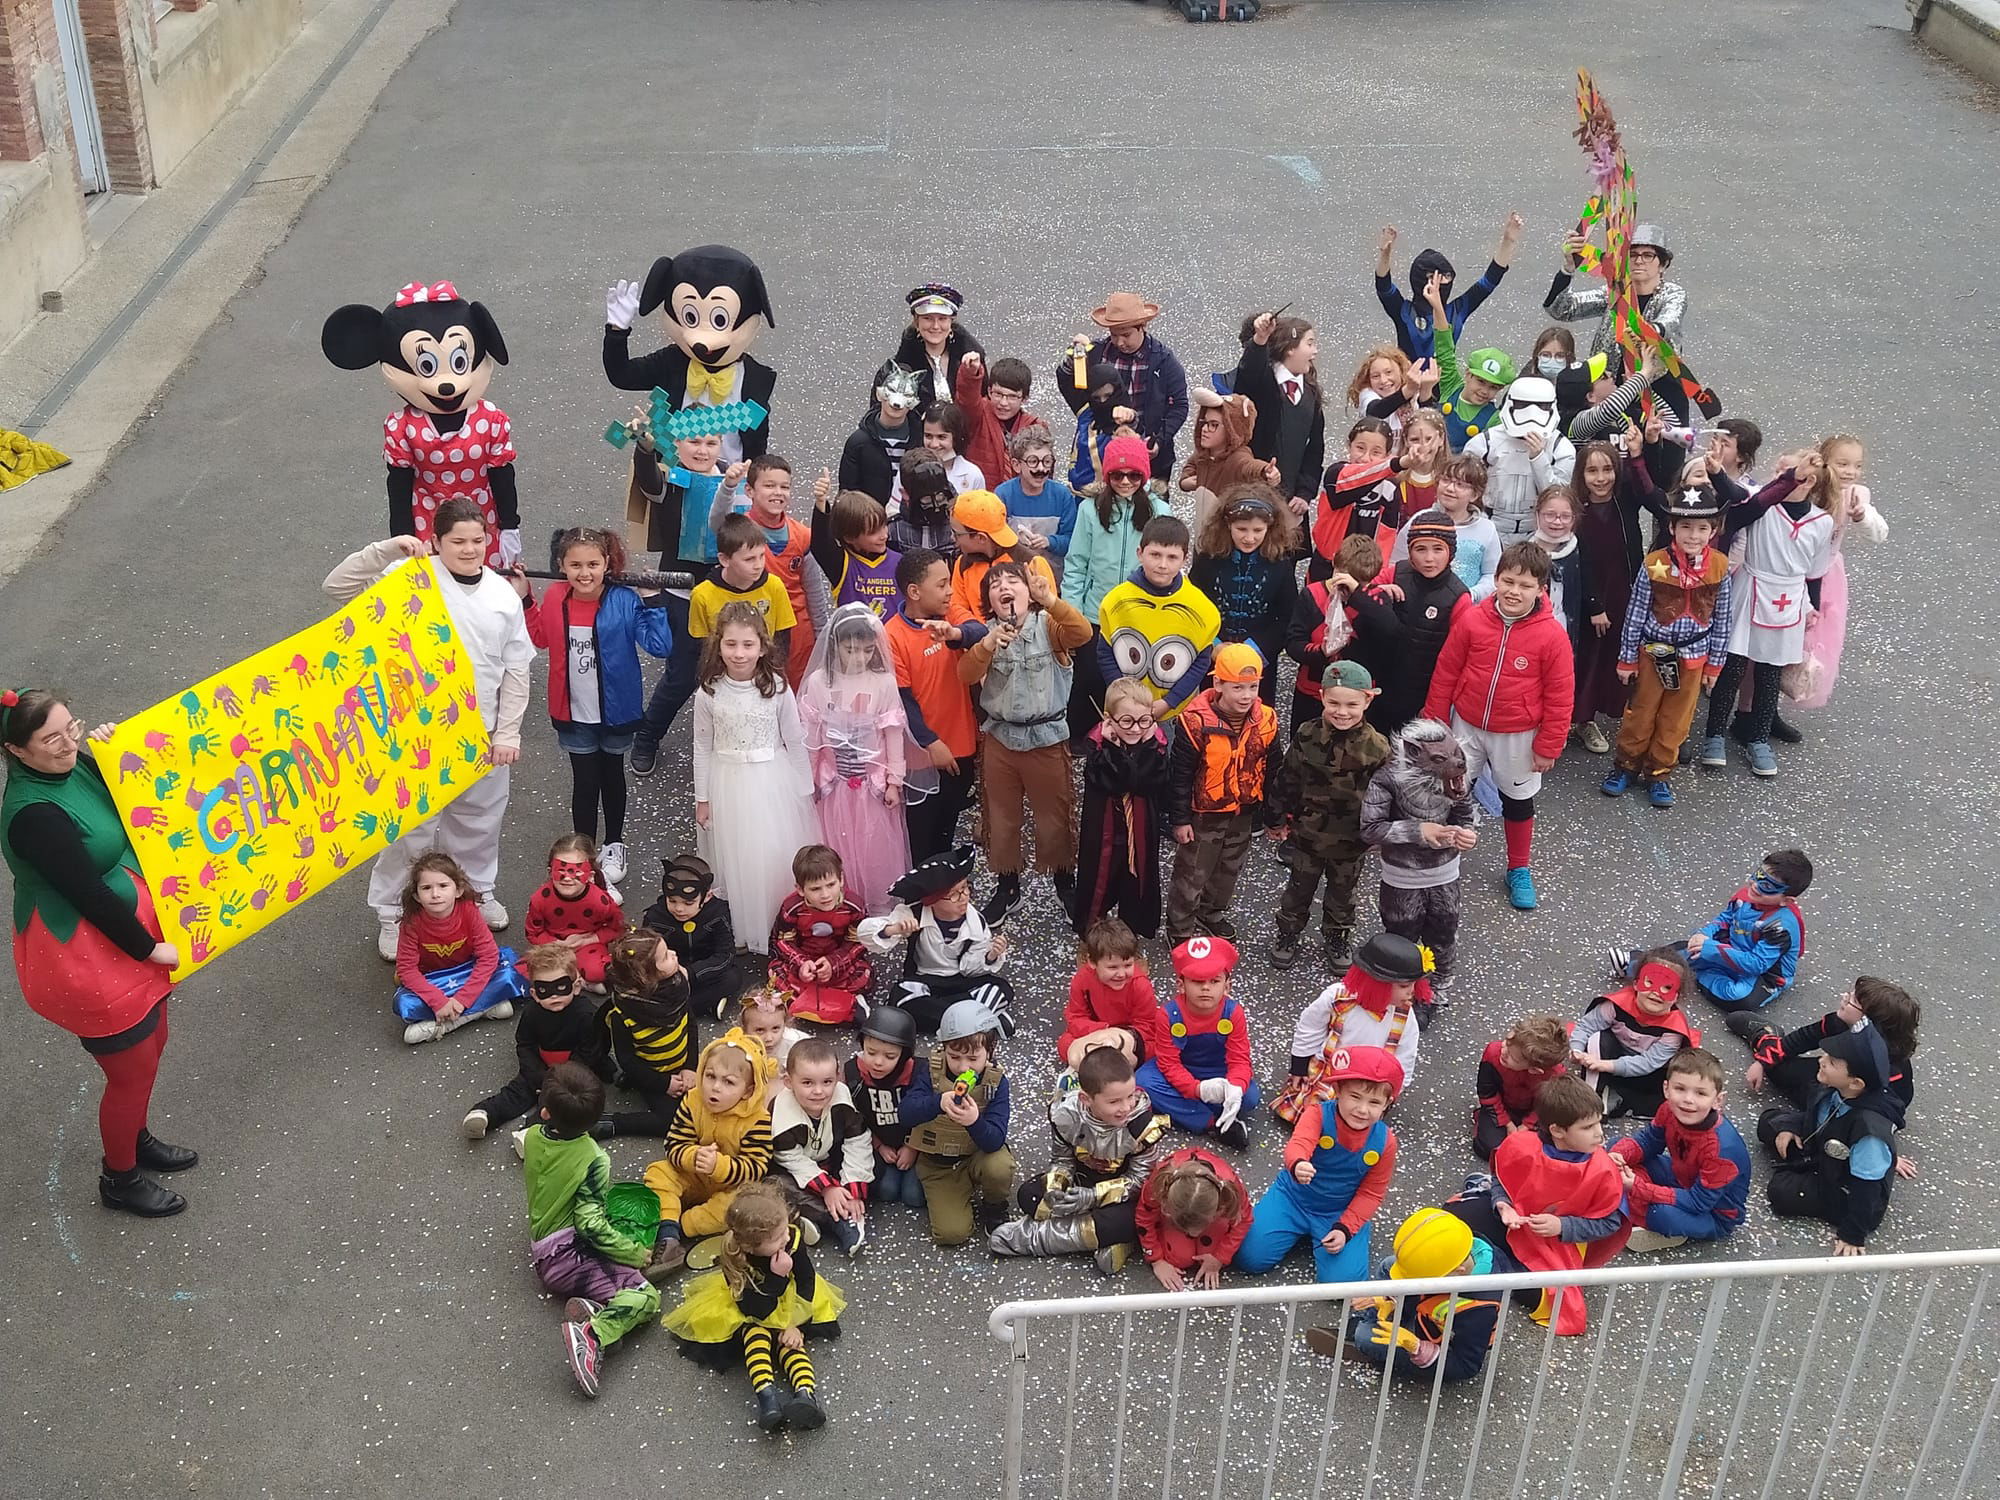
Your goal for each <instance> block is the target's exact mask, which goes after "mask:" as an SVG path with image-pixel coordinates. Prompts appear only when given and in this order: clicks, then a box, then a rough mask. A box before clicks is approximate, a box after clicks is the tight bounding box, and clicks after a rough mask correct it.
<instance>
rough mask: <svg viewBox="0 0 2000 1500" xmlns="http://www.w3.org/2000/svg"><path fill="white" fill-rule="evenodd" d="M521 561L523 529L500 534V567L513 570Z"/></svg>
mask: <svg viewBox="0 0 2000 1500" xmlns="http://www.w3.org/2000/svg"><path fill="white" fill-rule="evenodd" d="M520 560H521V528H520V527H518V526H517V527H515V528H514V529H513V530H512V531H503V532H501V533H500V566H501V567H502V568H511V567H513V566H514V565H515V564H516V563H518V562H519V561H520Z"/></svg>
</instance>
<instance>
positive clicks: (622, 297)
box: [604, 281, 639, 329]
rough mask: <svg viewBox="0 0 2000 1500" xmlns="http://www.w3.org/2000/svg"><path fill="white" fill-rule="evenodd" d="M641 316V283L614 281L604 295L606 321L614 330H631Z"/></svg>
mask: <svg viewBox="0 0 2000 1500" xmlns="http://www.w3.org/2000/svg"><path fill="white" fill-rule="evenodd" d="M638 316H639V283H638V282H636V281H614V282H612V283H611V289H610V290H609V291H607V292H606V293H605V294H604V321H605V322H607V323H609V324H610V325H611V326H612V327H613V328H625V329H629V328H631V326H632V320H633V319H634V318H636V317H638Z"/></svg>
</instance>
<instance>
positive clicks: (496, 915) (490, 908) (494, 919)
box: [479, 891, 512, 932]
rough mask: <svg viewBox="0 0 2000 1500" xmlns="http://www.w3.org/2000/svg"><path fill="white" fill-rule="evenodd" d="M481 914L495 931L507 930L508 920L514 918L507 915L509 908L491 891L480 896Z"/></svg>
mask: <svg viewBox="0 0 2000 1500" xmlns="http://www.w3.org/2000/svg"><path fill="white" fill-rule="evenodd" d="M479 915H480V916H482V917H484V918H485V919H486V925H487V926H488V927H491V928H492V929H493V930H494V931H495V932H505V931H506V930H507V924H508V922H509V921H511V920H512V918H510V917H509V916H508V915H507V908H506V907H504V906H502V905H501V904H500V901H499V898H498V897H496V896H495V895H494V894H493V893H492V892H491V891H488V892H487V893H486V894H485V895H483V896H481V897H480V898H479Z"/></svg>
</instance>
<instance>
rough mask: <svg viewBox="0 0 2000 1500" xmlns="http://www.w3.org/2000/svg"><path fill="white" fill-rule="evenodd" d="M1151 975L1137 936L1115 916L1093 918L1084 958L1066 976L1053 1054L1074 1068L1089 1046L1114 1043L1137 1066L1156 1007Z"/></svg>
mask: <svg viewBox="0 0 2000 1500" xmlns="http://www.w3.org/2000/svg"><path fill="white" fill-rule="evenodd" d="M1159 1009H1160V1001H1159V997H1158V996H1157V995H1155V994H1154V993H1153V981H1152V980H1150V979H1148V978H1147V977H1146V975H1145V974H1144V973H1142V972H1140V966H1139V940H1138V938H1136V937H1134V936H1133V934H1132V929H1131V928H1129V927H1127V926H1126V925H1125V924H1124V923H1123V922H1121V921H1119V920H1118V919H1117V918H1116V917H1105V918H1102V919H1101V920H1099V921H1097V922H1093V923H1092V924H1091V927H1090V931H1088V932H1086V933H1085V934H1084V935H1083V962H1082V963H1080V964H1078V965H1077V966H1076V973H1075V974H1074V975H1073V976H1071V978H1070V982H1069V1004H1068V1005H1066V1006H1064V1007H1063V1031H1062V1035H1061V1036H1060V1037H1058V1038H1056V1057H1057V1058H1058V1060H1059V1061H1060V1062H1061V1064H1062V1066H1063V1067H1065V1068H1075V1067H1076V1066H1077V1065H1078V1064H1079V1063H1081V1062H1082V1061H1083V1058H1084V1054H1085V1053H1087V1052H1089V1051H1090V1050H1091V1049H1092V1048H1093V1047H1116V1048H1117V1049H1118V1050H1119V1051H1120V1052H1122V1053H1124V1054H1125V1060H1126V1061H1127V1062H1129V1063H1131V1064H1132V1066H1133V1067H1135V1068H1136V1067H1137V1066H1138V1065H1139V1064H1140V1063H1141V1062H1143V1061H1145V1058H1146V1038H1147V1036H1148V1034H1149V1033H1151V1031H1152V1029H1153V1017H1154V1016H1155V1015H1157V1014H1158V1013H1159Z"/></svg>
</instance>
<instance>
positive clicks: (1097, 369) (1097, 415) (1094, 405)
mask: <svg viewBox="0 0 2000 1500" xmlns="http://www.w3.org/2000/svg"><path fill="white" fill-rule="evenodd" d="M1084 378H1085V379H1087V380H1088V381H1089V382H1090V416H1091V420H1092V422H1094V423H1095V424H1096V427H1097V430H1098V431H1099V432H1109V431H1110V430H1111V429H1112V428H1113V427H1115V426H1117V425H1118V424H1117V423H1116V422H1115V421H1114V420H1113V419H1112V416H1111V414H1112V412H1114V411H1115V410H1117V409H1118V408H1119V407H1121V406H1123V405H1124V404H1125V388H1124V386H1123V384H1122V383H1121V382H1120V381H1119V379H1118V370H1117V368H1116V367H1115V366H1113V365H1110V364H1107V363H1105V362H1104V361H1103V360H1092V361H1091V362H1090V368H1089V369H1087V370H1086V371H1085V372H1084Z"/></svg>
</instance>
